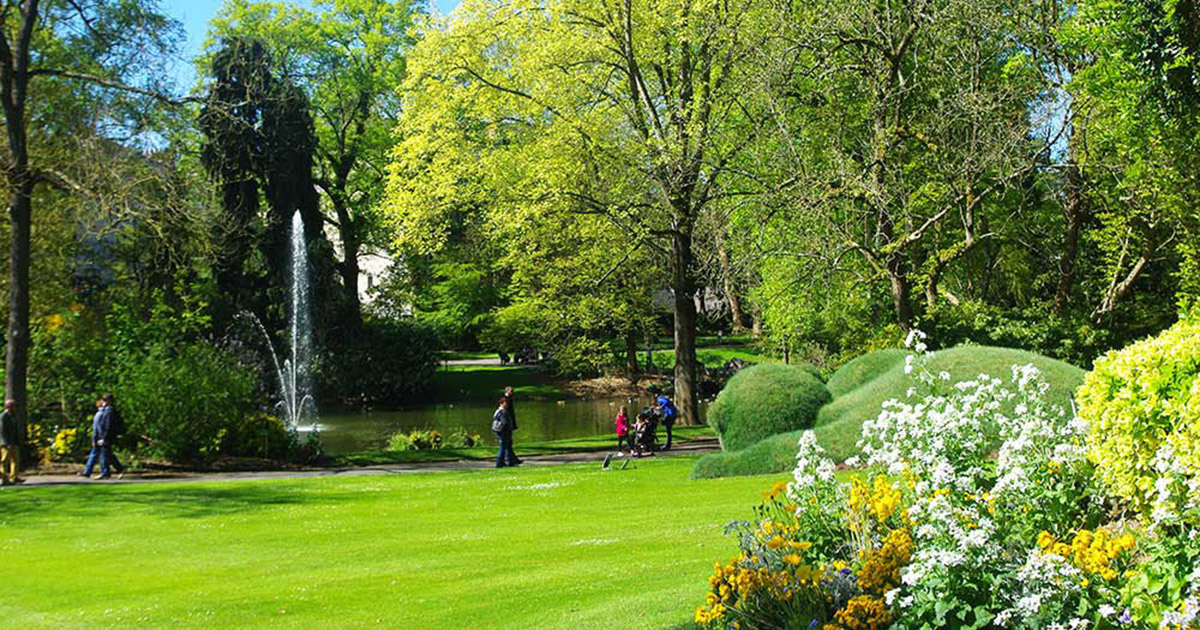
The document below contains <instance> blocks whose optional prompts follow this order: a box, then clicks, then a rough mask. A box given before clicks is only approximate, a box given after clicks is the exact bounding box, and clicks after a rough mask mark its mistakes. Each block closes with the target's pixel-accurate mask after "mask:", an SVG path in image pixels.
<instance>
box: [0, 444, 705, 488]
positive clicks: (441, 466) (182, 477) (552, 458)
mask: <svg viewBox="0 0 1200 630" xmlns="http://www.w3.org/2000/svg"><path fill="white" fill-rule="evenodd" d="M718 450H720V446H719V445H718V444H717V441H716V440H715V439H705V440H691V441H688V442H681V443H679V444H677V445H675V446H674V447H672V448H671V450H669V451H665V452H661V453H658V454H657V455H656V456H655V457H672V456H676V455H699V454H703V453H711V452H715V451H718ZM610 453H611V451H588V452H582V453H559V454H554V455H529V456H526V457H524V458H522V461H523V462H524V463H523V465H524V466H557V465H562V464H586V463H595V464H597V465H599V464H600V463H601V462H603V461H604V458H605V457H606V456H608V455H609V454H610ZM623 459H628V456H626V457H624V458H617V457H614V458H613V462H615V464H616V465H620V463H621V461H622V460H623ZM494 465H495V464H494V463H493V462H491V461H488V460H457V461H446V462H414V463H408V464H385V465H379V466H356V467H348V468H312V469H303V470H278V471H262V472H213V473H191V472H161V471H148V472H131V473H129V474H128V475H125V478H124V479H122V480H117V478H116V477H114V478H112V479H107V480H104V481H98V480H95V479H82V478H80V477H76V476H74V475H30V476H28V477H26V478H25V479H26V480H25V483H24V484H22V485H18V486H7V487H5V488H4V489H3V490H4V491H9V490H15V489H18V488H34V487H39V486H68V485H93V484H104V485H108V484H124V483H185V482H196V481H204V482H217V481H255V480H266V479H306V478H309V477H361V476H366V475H392V474H403V473H423V472H439V471H446V470H485V469H488V468H492V467H493V466H494Z"/></svg>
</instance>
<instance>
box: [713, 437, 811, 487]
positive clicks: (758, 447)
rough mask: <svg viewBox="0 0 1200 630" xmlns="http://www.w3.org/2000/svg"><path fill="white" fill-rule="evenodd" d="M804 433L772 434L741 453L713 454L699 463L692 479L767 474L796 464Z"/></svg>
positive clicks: (789, 468)
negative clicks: (797, 450)
mask: <svg viewBox="0 0 1200 630" xmlns="http://www.w3.org/2000/svg"><path fill="white" fill-rule="evenodd" d="M803 434H804V431H803V430H801V431H789V432H787V433H780V434H778V435H772V436H771V437H769V438H766V439H763V440H759V441H758V442H756V443H755V444H753V445H751V446H748V447H746V448H744V449H742V450H740V451H730V452H720V453H710V454H708V455H705V456H704V457H701V458H700V459H698V460H696V465H695V466H694V467H693V468H692V479H715V478H718V477H740V476H746V475H765V474H768V473H776V472H782V471H785V470H791V468H792V467H793V466H795V465H796V443H797V442H798V441H799V440H800V436H801V435H803Z"/></svg>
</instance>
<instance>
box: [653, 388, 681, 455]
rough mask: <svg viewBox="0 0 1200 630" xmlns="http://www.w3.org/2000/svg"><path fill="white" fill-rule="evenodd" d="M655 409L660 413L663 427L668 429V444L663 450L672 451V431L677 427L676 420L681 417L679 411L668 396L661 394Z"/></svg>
mask: <svg viewBox="0 0 1200 630" xmlns="http://www.w3.org/2000/svg"><path fill="white" fill-rule="evenodd" d="M654 407H655V409H656V410H657V411H658V415H659V417H660V418H661V419H662V423H663V426H664V427H666V428H667V443H666V444H664V445H663V447H662V450H664V451H669V450H671V430H672V429H673V428H674V427H675V420H676V418H678V417H679V410H678V409H676V408H675V403H673V402H671V399H670V398H669V397H667V395H666V394H659V395H658V399H657V400H655V402H654Z"/></svg>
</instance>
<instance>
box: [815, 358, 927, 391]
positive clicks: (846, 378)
mask: <svg viewBox="0 0 1200 630" xmlns="http://www.w3.org/2000/svg"><path fill="white" fill-rule="evenodd" d="M908 354H909V352H908V350H904V349H902V348H887V349H885V350H876V351H874V352H868V353H866V354H864V355H862V356H859V357H856V358H854V359H853V360H851V361H850V362H849V363H847V364H846V365H843V366H842V367H840V368H838V370H837V371H836V372H834V373H833V376H830V377H829V381H828V382H827V383H826V387H828V388H829V393H830V394H833V397H834V398H837V397H838V396H844V395H846V394H848V393H850V392H852V391H854V390H855V389H858V388H859V387H861V386H862V385H865V384H866V383H869V382H871V381H873V380H875V379H876V378H878V377H880V376H882V375H883V374H886V373H887V372H889V371H890V370H892V369H893V368H895V367H897V366H899V365H901V364H903V363H904V357H905V356H907V355H908Z"/></svg>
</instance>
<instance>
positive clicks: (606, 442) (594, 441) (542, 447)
mask: <svg viewBox="0 0 1200 630" xmlns="http://www.w3.org/2000/svg"><path fill="white" fill-rule="evenodd" d="M518 433H519V432H518ZM671 435H672V439H673V440H674V441H675V442H676V443H686V442H689V441H692V440H702V439H710V440H711V439H716V437H717V433H716V432H715V431H713V430H712V427H710V426H708V425H706V424H702V425H690V426H683V425H676V426H675V428H674V429H673V430H672V434H671ZM658 439H659V441H662V440H665V439H666V432H665V430H664V429H662V428H660V429H659V430H658ZM614 440H615V438H614V437H613V436H612V435H609V434H605V435H592V436H587V437H578V438H568V439H565V440H553V441H547V442H527V443H526V442H521V441H520V436H519V435H518V439H517V444H516V451H517V455H518V456H525V455H552V454H556V453H586V452H596V451H611V450H613V443H614ZM495 458H496V445H495V439H494V438H492V437H491V436H485V443H484V445H482V446H475V447H471V448H441V449H426V450H421V451H387V450H376V451H361V452H358V453H346V454H343V455H337V456H335V457H334V465H335V466H377V465H380V464H401V463H410V462H444V461H455V460H460V459H476V460H489V459H495Z"/></svg>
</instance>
